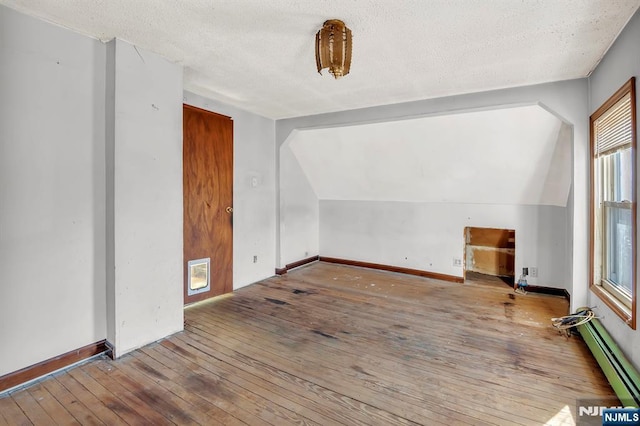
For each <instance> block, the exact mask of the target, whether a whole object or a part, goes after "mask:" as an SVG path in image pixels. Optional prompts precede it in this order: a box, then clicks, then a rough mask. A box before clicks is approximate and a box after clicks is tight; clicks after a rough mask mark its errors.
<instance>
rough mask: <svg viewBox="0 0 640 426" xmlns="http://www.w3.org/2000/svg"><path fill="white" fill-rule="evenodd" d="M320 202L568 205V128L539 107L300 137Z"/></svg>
mask: <svg viewBox="0 0 640 426" xmlns="http://www.w3.org/2000/svg"><path fill="white" fill-rule="evenodd" d="M281 149H291V150H292V151H293V153H294V155H295V157H296V158H297V160H298V162H299V163H300V166H301V168H302V170H303V171H304V173H305V174H306V176H307V178H308V180H309V182H310V184H311V186H312V187H313V189H314V191H315V192H316V195H317V196H318V198H319V199H321V200H367V201H410V202H448V203H472V204H475V203H477V204H532V205H554V206H562V207H564V206H566V205H567V198H568V195H569V190H570V187H571V130H570V128H569V127H568V126H567V125H563V124H562V122H561V121H560V120H559V119H558V118H557V117H556V116H554V115H552V114H550V113H549V112H548V111H546V110H545V109H543V108H541V107H539V106H538V105H532V106H526V107H517V108H507V109H499V110H491V111H477V112H468V113H462V114H452V115H443V116H435V117H424V118H417V119H410V120H402V121H394V122H385V123H373V124H363V125H354V126H347V127H337V128H326V129H311V130H298V131H296V132H295V133H293V134H292V136H291V137H290V138H289V141H288V144H285V145H284V146H283V147H282V148H281Z"/></svg>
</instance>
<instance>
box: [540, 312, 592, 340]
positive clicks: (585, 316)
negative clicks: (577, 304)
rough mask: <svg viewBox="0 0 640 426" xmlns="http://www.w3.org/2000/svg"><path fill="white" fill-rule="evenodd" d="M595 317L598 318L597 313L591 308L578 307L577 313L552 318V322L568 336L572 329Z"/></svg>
mask: <svg viewBox="0 0 640 426" xmlns="http://www.w3.org/2000/svg"><path fill="white" fill-rule="evenodd" d="M594 318H596V314H595V313H594V312H593V310H592V309H591V308H578V310H577V311H576V313H575V314H572V315H567V316H564V317H560V318H551V324H553V326H554V327H555V328H556V329H557V330H558V331H560V332H563V333H564V334H565V335H566V336H567V337H568V336H569V335H570V334H571V332H572V331H574V330H576V327H577V326H579V325H582V324H586V323H588V322H589V321H591V320H592V319H594Z"/></svg>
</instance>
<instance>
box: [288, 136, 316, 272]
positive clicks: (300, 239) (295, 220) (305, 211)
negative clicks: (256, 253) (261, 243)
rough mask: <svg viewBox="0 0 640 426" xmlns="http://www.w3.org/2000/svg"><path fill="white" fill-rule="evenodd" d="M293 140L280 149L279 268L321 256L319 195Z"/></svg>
mask: <svg viewBox="0 0 640 426" xmlns="http://www.w3.org/2000/svg"><path fill="white" fill-rule="evenodd" d="M295 133H297V132H294V134H295ZM290 139H291V140H290V141H289V142H287V143H284V144H283V145H282V146H281V147H280V234H279V235H280V242H281V243H280V244H281V246H280V247H281V251H280V259H279V264H278V267H279V268H284V267H285V266H286V265H287V264H289V263H293V262H296V261H298V260H302V259H306V258H308V257H311V256H317V255H319V254H320V251H319V250H320V249H319V239H320V234H319V233H320V228H319V226H320V222H319V220H320V207H319V204H318V195H317V194H316V192H315V190H314V188H313V186H312V185H311V183H310V182H309V179H308V177H307V175H306V174H305V171H304V170H303V169H302V168H301V166H300V162H299V159H298V158H297V157H296V156H295V154H294V153H293V151H292V149H291V142H292V140H293V139H295V137H294V135H292V137H291V138H290Z"/></svg>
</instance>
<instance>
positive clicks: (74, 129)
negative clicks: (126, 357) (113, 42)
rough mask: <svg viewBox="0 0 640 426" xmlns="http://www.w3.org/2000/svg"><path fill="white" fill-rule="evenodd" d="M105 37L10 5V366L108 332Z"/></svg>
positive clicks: (4, 177)
mask: <svg viewBox="0 0 640 426" xmlns="http://www.w3.org/2000/svg"><path fill="white" fill-rule="evenodd" d="M104 93H105V47H104V45H103V44H101V43H100V42H99V41H97V40H93V39H90V38H87V37H83V36H80V35H78V34H75V33H73V32H71V31H67V30H64V29H62V28H60V27H57V26H53V25H50V24H47V23H45V22H43V21H39V20H36V19H34V18H30V17H27V16H25V15H22V14H19V13H17V12H15V11H13V10H11V9H8V8H6V7H4V6H0V376H2V375H4V374H6V373H9V372H12V371H15V370H18V369H21V368H23V367H26V366H29V365H32V364H35V363H37V362H40V361H42V360H45V359H48V358H51V357H53V356H57V355H60V354H63V353H65V352H68V351H70V350H73V349H77V348H79V347H82V346H84V345H87V344H90V343H93V342H96V341H99V340H102V339H104V338H105V337H106V324H105V322H106V321H105V318H106V316H105V309H106V303H105V178H104V150H105V139H104V138H105V135H104V129H105V127H104V126H105V124H104V114H105V109H104V108H105V102H104Z"/></svg>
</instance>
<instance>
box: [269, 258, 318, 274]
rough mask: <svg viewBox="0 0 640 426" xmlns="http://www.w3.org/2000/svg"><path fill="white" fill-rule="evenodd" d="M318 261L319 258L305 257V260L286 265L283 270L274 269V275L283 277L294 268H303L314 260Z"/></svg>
mask: <svg viewBox="0 0 640 426" xmlns="http://www.w3.org/2000/svg"><path fill="white" fill-rule="evenodd" d="M319 259H320V256H311V257H307V258H306V259H302V260H298V261H297V262H293V263H287V265H286V266H285V267H284V268H276V275H284V274H286V273H287V271H290V270H292V269H294V268H299V267H300V266H304V265H306V264H307V263H311V262H315V261H316V260H319Z"/></svg>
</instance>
